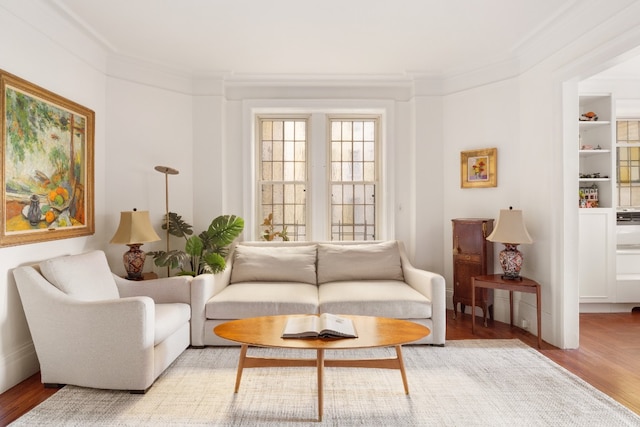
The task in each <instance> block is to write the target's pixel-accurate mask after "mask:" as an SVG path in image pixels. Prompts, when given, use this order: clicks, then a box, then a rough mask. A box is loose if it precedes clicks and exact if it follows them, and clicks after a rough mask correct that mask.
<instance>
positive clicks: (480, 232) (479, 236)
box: [453, 222, 486, 254]
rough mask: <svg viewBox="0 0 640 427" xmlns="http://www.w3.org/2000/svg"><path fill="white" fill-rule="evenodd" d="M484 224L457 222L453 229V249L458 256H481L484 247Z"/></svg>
mask: <svg viewBox="0 0 640 427" xmlns="http://www.w3.org/2000/svg"><path fill="white" fill-rule="evenodd" d="M485 232H486V224H485V223H482V222H475V223H473V222H457V223H455V224H454V229H453V249H454V251H456V252H457V253H460V254H481V253H482V252H483V247H484V245H485V234H484V233H485Z"/></svg>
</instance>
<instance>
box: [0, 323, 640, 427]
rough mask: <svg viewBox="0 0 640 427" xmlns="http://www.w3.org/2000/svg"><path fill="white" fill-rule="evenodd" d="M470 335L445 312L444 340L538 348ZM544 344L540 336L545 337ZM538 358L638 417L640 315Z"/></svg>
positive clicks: (26, 397) (3, 420)
mask: <svg viewBox="0 0 640 427" xmlns="http://www.w3.org/2000/svg"><path fill="white" fill-rule="evenodd" d="M476 322H477V323H476V334H475V335H472V334H471V315H469V314H464V315H458V318H457V319H456V320H453V316H452V312H451V311H448V312H447V340H461V339H505V338H507V339H508V338H518V339H520V340H522V341H523V342H524V343H526V344H527V345H529V346H531V347H533V348H536V349H537V338H536V336H534V335H532V334H530V333H528V332H526V331H524V330H522V329H520V328H517V327H510V326H509V325H508V324H504V323H501V322H494V321H489V325H488V327H486V328H485V327H484V326H482V324H481V319H480V318H477V319H476ZM543 339H544V337H543ZM539 351H540V352H541V353H542V354H544V355H545V356H547V357H548V358H550V359H551V360H554V361H555V362H556V363H558V364H559V365H561V366H563V367H565V368H566V369H568V370H569V371H571V372H573V373H574V374H576V375H577V376H579V377H581V378H582V379H584V380H585V381H587V382H588V383H590V384H591V385H593V386H594V387H596V388H597V389H599V390H601V391H602V392H603V393H606V394H608V395H609V396H611V397H612V398H614V399H615V400H617V401H618V402H620V403H622V404H623V405H625V406H626V407H628V408H629V409H631V410H632V411H634V412H636V413H637V414H640V313H637V312H634V313H606V314H581V315H580V348H579V349H577V350H560V349H558V348H556V347H554V346H552V345H550V344H547V343H546V342H543V346H542V349H540V350H539ZM55 392H56V390H55V389H45V388H44V387H43V385H42V384H41V383H40V376H39V374H36V375H33V376H32V377H30V378H28V379H26V380H25V381H23V382H21V383H20V384H18V385H16V386H15V387H13V388H11V389H10V390H7V391H6V392H5V393H3V394H0V426H6V425H7V424H9V423H11V422H12V421H14V420H16V419H17V418H19V417H20V416H21V415H22V414H24V413H26V412H28V411H29V410H30V409H31V408H33V407H34V406H36V405H37V404H38V403H40V402H42V401H43V400H45V399H47V398H48V397H49V396H51V395H52V394H53V393H55Z"/></svg>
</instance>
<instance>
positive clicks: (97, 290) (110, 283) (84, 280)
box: [40, 251, 120, 301]
mask: <svg viewBox="0 0 640 427" xmlns="http://www.w3.org/2000/svg"><path fill="white" fill-rule="evenodd" d="M40 272H41V273H42V275H43V276H44V278H45V279H47V280H48V281H49V282H50V283H51V284H52V285H53V286H55V287H56V288H58V289H60V290H61V291H62V292H64V293H65V294H67V295H69V296H71V297H73V298H76V299H79V300H83V301H101V300H106V299H115V298H120V295H119V294H118V287H117V286H116V282H115V280H114V279H113V275H112V274H111V269H110V268H109V264H108V263H107V257H106V256H105V254H104V252H102V251H91V252H87V253H84V254H79V255H68V256H62V257H57V258H52V259H49V260H46V261H43V262H41V263H40Z"/></svg>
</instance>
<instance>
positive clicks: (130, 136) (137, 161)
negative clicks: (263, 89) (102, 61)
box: [103, 77, 202, 276]
mask: <svg viewBox="0 0 640 427" xmlns="http://www.w3.org/2000/svg"><path fill="white" fill-rule="evenodd" d="M106 93H107V111H106V115H107V121H108V123H107V132H106V141H107V151H106V159H105V160H106V168H107V170H108V171H110V173H109V174H108V180H107V181H106V193H105V196H106V205H107V207H108V208H107V210H106V212H105V214H106V218H105V228H106V232H107V239H110V238H111V236H112V235H113V233H114V232H115V230H116V228H117V226H118V221H119V219H120V217H119V212H121V211H130V210H132V209H134V208H136V209H138V210H148V211H149V215H150V218H151V222H152V224H153V226H154V228H155V230H156V233H158V236H160V237H161V238H162V240H161V241H159V242H155V243H146V244H145V245H144V246H143V247H142V249H143V250H144V251H151V250H164V249H166V231H164V230H162V228H161V227H162V223H163V220H164V215H165V209H166V191H165V190H166V189H165V185H166V180H165V175H164V174H163V173H161V172H158V171H156V170H155V169H154V167H155V166H158V165H159V166H169V167H171V168H174V169H177V170H178V171H179V173H178V174H177V175H168V187H169V211H171V212H176V213H178V214H180V215H181V216H182V217H183V219H184V220H185V221H187V222H188V223H190V224H193V209H192V207H193V200H194V192H193V165H192V158H193V121H192V117H193V113H192V105H193V104H192V96H191V95H190V94H184V93H180V92H176V91H174V90H168V89H164V88H157V87H154V86H148V85H144V84H139V83H137V82H132V81H128V80H123V79H122V78H120V77H109V78H108V79H107V85H106ZM194 231H195V232H197V233H199V232H200V231H202V230H201V229H198V228H194ZM171 239H172V240H171V247H172V248H174V249H175V248H181V247H184V242H183V241H180V240H179V239H178V238H174V237H172V238H171ZM106 242H108V240H106ZM106 242H103V243H106ZM105 250H106V251H107V255H108V258H109V263H110V265H111V266H112V269H113V270H114V272H116V273H118V274H122V275H123V274H124V272H125V271H124V264H123V263H122V254H123V253H124V252H125V251H126V250H127V247H126V246H123V245H108V246H107V247H106V248H105ZM145 265H146V268H145V271H151V270H153V271H155V272H157V273H158V274H159V275H161V276H166V270H165V269H159V268H158V267H155V266H154V265H153V260H152V259H151V258H148V259H147V261H146V264H145Z"/></svg>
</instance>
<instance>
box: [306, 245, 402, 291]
mask: <svg viewBox="0 0 640 427" xmlns="http://www.w3.org/2000/svg"><path fill="white" fill-rule="evenodd" d="M340 280H404V276H403V274H402V262H401V261H400V250H399V249H398V242H396V241H393V240H392V241H388V242H377V243H363V244H348V245H338V244H329V243H321V244H319V245H318V283H319V284H320V283H327V282H336V281H340Z"/></svg>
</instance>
